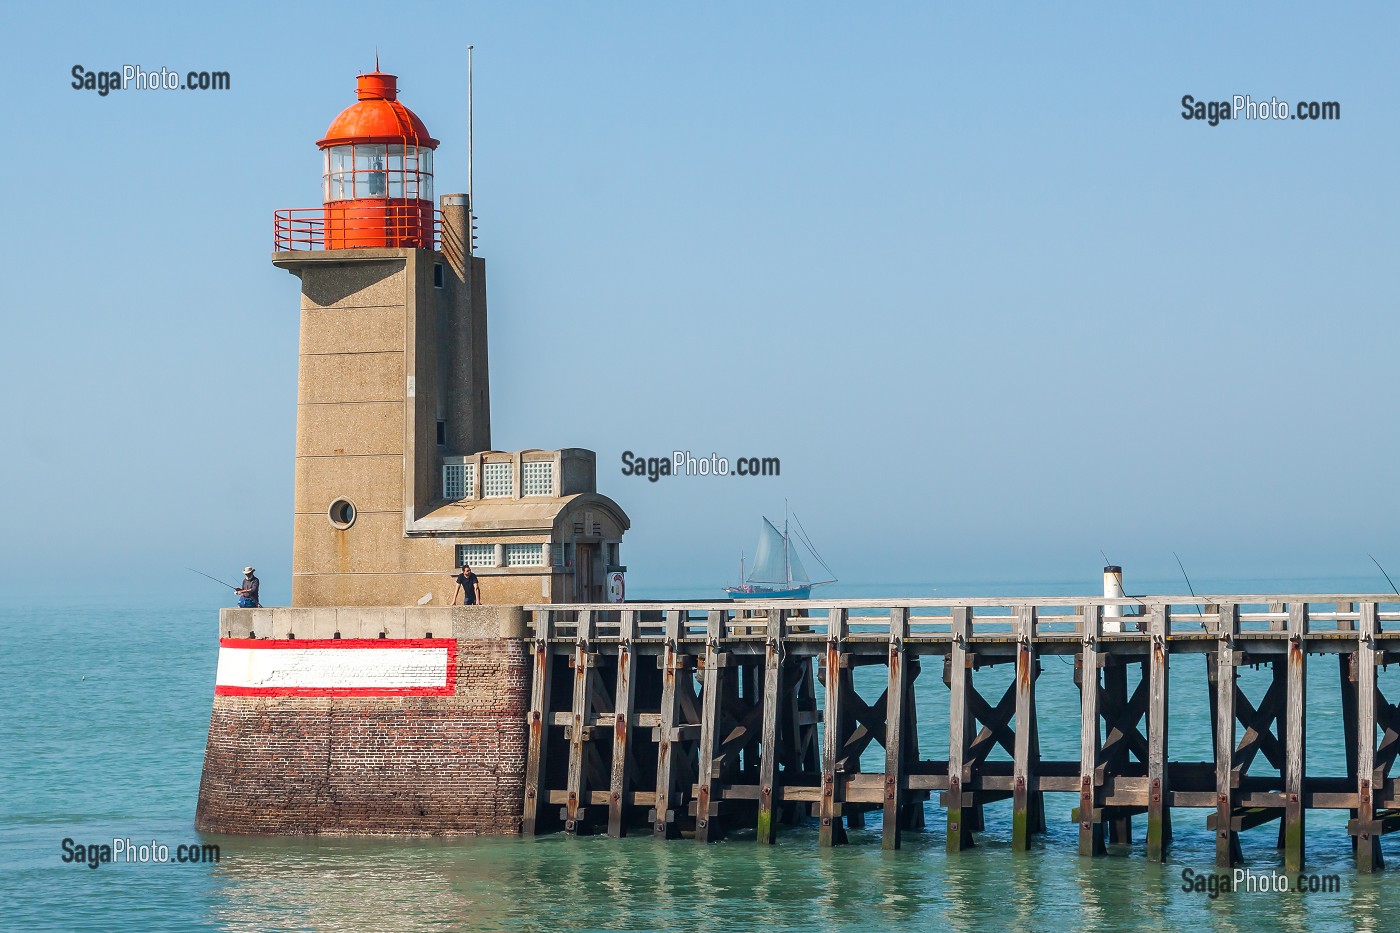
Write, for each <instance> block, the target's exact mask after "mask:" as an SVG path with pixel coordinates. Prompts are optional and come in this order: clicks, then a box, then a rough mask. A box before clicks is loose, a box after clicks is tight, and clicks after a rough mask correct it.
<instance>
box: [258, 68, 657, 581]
mask: <svg viewBox="0 0 1400 933" xmlns="http://www.w3.org/2000/svg"><path fill="white" fill-rule="evenodd" d="M438 145H439V141H438V140H437V139H436V138H434V137H433V135H432V134H431V133H430V131H429V129H428V127H427V125H426V124H425V123H424V121H423V120H422V119H421V118H420V117H419V116H418V115H417V114H416V113H414V112H413V111H412V110H410V109H409V108H408V107H407V106H406V105H405V104H404V103H403V101H401V100H400V99H399V87H398V78H397V76H395V75H392V74H387V73H385V72H381V71H380V70H378V68H377V67H376V69H375V70H374V71H373V72H370V73H368V74H361V75H359V76H358V77H357V78H356V81H355V100H354V102H353V103H351V104H350V105H349V106H347V107H346V108H345V109H344V110H342V111H341V112H340V114H339V115H338V116H336V117H335V118H334V119H333V120H332V121H331V122H330V125H329V127H328V128H327V129H326V131H325V133H324V134H323V135H322V136H321V137H320V138H319V140H317V142H316V146H317V148H318V149H319V150H320V168H321V195H322V203H321V205H320V206H319V207H314V208H288V209H282V210H278V211H276V212H275V214H274V252H273V255H272V262H273V264H274V265H275V266H278V267H279V268H282V269H286V270H287V271H289V272H291V273H292V274H293V275H295V276H296V277H297V278H298V279H299V280H300V283H301V302H300V315H301V326H300V347H299V364H298V380H297V431H296V461H295V484H294V490H295V492H294V504H293V511H294V515H293V544H292V604H293V606H414V605H447V604H449V603H450V602H451V601H452V600H453V598H454V596H455V595H456V593H455V583H454V581H453V579H452V571H453V568H460V567H462V566H463V565H470V566H471V567H472V568H473V570H474V571H475V572H476V574H477V576H478V578H479V580H480V588H481V595H482V600H483V602H486V603H495V604H515V605H526V604H531V603H540V602H561V601H569V602H591V601H602V600H603V599H605V597H606V587H605V584H606V581H607V580H608V579H609V577H610V576H611V575H613V574H616V573H620V572H622V571H623V570H624V569H625V568H624V567H623V566H622V557H621V540H622V535H623V533H624V532H625V531H626V530H627V529H628V527H629V525H630V521H629V519H628V517H627V515H626V513H625V512H623V510H622V509H621V507H620V506H618V505H617V503H615V502H613V501H612V500H611V499H609V498H608V497H606V496H603V495H600V494H598V492H597V489H596V456H595V455H594V453H593V452H592V451H591V450H585V449H581V448H556V449H548V448H543V449H527V450H517V451H499V450H495V449H493V448H492V445H491V393H490V384H489V379H488V362H487V360H488V352H487V351H488V342H487V313H486V264H485V261H484V260H483V259H482V258H481V257H479V256H476V255H474V248H473V231H474V215H473V212H472V204H471V203H470V198H469V196H468V195H466V194H446V195H442V196H441V197H440V198H438V200H437V201H436V202H435V201H434V187H435V183H436V181H435V177H434V170H433V169H434V154H435V153H436V151H437V148H438ZM551 373H553V374H554V378H564V376H565V370H564V365H563V361H560V363H559V364H558V365H556V366H553V367H551V366H549V365H548V364H547V363H542V366H541V371H540V373H539V374H538V377H537V378H550V374H551ZM532 378H535V377H532Z"/></svg>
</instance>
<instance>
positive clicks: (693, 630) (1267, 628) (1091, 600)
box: [524, 593, 1400, 639]
mask: <svg viewBox="0 0 1400 933" xmlns="http://www.w3.org/2000/svg"><path fill="white" fill-rule="evenodd" d="M1362 604H1369V605H1373V606H1375V608H1376V612H1375V617H1376V621H1377V633H1378V634H1400V596H1396V595H1395V594H1391V593H1308V594H1298V593H1247V594H1206V593H1202V594H1198V595H1195V596H1190V595H1184V596H1183V595H1178V596H1156V595H1153V596H1128V597H1117V598H1111V597H1102V596H968V597H936V598H933V597H930V598H892V599H833V600H810V599H809V600H771V601H764V600H732V601H727V600H715V601H705V602H700V601H697V602H689V601H662V600H657V601H645V602H625V603H543V604H532V605H527V606H525V607H524V609H525V611H526V613H527V615H528V617H529V620H530V622H529V624H530V626H531V628H532V629H533V630H535V631H539V630H540V629H541V626H540V625H539V624H538V621H537V620H539V619H540V618H541V616H542V615H544V616H547V618H548V619H549V620H550V621H551V623H552V624H551V626H550V628H551V630H552V631H553V632H554V636H555V637H556V638H567V637H572V636H571V634H570V631H569V630H571V629H572V628H573V627H574V625H575V624H576V619H577V617H578V614H579V613H580V612H588V613H590V614H591V619H592V623H593V625H594V628H595V630H596V631H597V633H598V635H600V636H602V637H610V636H611V635H612V633H613V632H614V631H615V630H616V629H617V628H618V627H619V626H620V625H621V622H622V613H623V612H628V613H632V614H633V617H634V618H639V619H640V623H641V625H642V628H641V630H640V631H639V635H640V636H642V637H646V636H654V635H656V629H657V627H658V626H659V625H660V624H661V621H662V619H663V618H664V617H665V616H667V615H668V614H670V613H679V614H680V621H681V625H682V629H681V634H682V637H686V638H690V637H698V635H699V634H700V632H701V631H702V630H703V626H704V624H705V622H706V619H707V617H708V616H709V614H710V613H712V612H722V613H724V619H725V622H726V625H731V626H738V627H743V626H747V627H748V629H749V631H748V632H747V633H746V634H748V635H750V636H753V635H756V634H757V633H758V628H759V627H760V626H761V625H762V624H763V619H764V618H765V617H766V616H767V615H769V614H770V613H773V612H782V613H785V618H787V619H789V620H790V621H791V622H792V623H793V624H794V625H799V626H800V629H798V630H796V631H794V632H793V637H796V638H803V637H806V638H809V639H810V638H812V637H819V638H821V637H826V636H827V632H826V623H827V619H828V617H830V616H833V615H835V614H838V613H839V614H840V615H842V616H843V617H844V619H845V623H846V627H847V629H848V634H847V637H855V638H859V637H861V636H874V635H880V634H881V633H884V632H887V631H888V630H889V621H890V618H891V616H892V615H893V614H895V613H905V614H907V616H908V625H909V630H910V637H911V638H914V639H919V638H929V637H932V638H938V639H946V638H950V637H951V626H952V622H953V613H954V610H955V609H966V610H967V611H968V616H969V623H970V626H971V631H972V633H973V634H975V635H989V636H990V635H1001V636H1005V635H1008V634H1010V633H1011V632H1012V630H1013V628H1014V627H1015V623H1016V621H1017V618H1018V615H1019V614H1020V613H1021V612H1023V611H1025V610H1027V609H1029V610H1030V615H1031V618H1032V620H1033V625H1032V630H1031V634H1032V636H1034V637H1040V636H1061V637H1065V636H1075V635H1078V634H1080V633H1082V630H1083V619H1084V612H1085V610H1086V609H1094V608H1096V607H1097V608H1098V609H1100V610H1106V609H1110V608H1116V609H1118V610H1119V611H1120V613H1121V614H1118V615H1110V614H1109V613H1108V612H1104V613H1103V615H1104V620H1105V623H1106V631H1105V633H1104V634H1105V635H1106V636H1107V637H1128V638H1135V637H1136V638H1141V637H1145V636H1146V635H1147V633H1148V631H1147V630H1148V624H1147V623H1148V620H1149V619H1150V618H1151V617H1152V616H1154V615H1157V614H1161V615H1163V616H1164V617H1165V619H1166V623H1167V624H1166V632H1167V633H1168V634H1169V635H1188V636H1189V635H1200V634H1203V633H1215V632H1217V631H1218V629H1219V625H1220V613H1219V607H1220V606H1222V605H1224V606H1231V607H1234V610H1235V611H1236V613H1237V614H1238V617H1239V623H1240V633H1241V634H1242V635H1246V636H1252V635H1267V634H1269V633H1275V634H1278V635H1282V634H1284V633H1286V632H1287V630H1288V621H1289V610H1290V608H1291V607H1293V606H1297V605H1301V606H1302V607H1303V618H1304V620H1305V622H1306V634H1307V635H1308V636H1310V637H1325V636H1326V635H1328V634H1331V633H1342V632H1354V631H1355V629H1356V626H1357V624H1358V622H1359V621H1360V618H1361V610H1360V606H1361V605H1362ZM1114 622H1118V623H1119V630H1118V631H1114V630H1113V627H1112V623H1114ZM1386 623H1389V624H1386ZM738 637H744V633H742V632H741V633H740V634H739V635H738Z"/></svg>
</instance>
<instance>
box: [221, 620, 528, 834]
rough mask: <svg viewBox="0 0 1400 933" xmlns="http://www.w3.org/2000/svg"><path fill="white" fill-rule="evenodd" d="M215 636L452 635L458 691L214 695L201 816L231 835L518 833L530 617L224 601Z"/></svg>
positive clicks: (304, 638) (408, 636) (399, 637)
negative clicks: (245, 605) (243, 605)
mask: <svg viewBox="0 0 1400 933" xmlns="http://www.w3.org/2000/svg"><path fill="white" fill-rule="evenodd" d="M219 629H220V633H219V634H220V636H221V638H247V637H248V635H249V633H250V632H252V633H255V634H256V635H257V636H258V638H260V639H277V640H280V641H278V642H277V643H279V644H283V645H288V644H295V642H294V641H293V642H289V641H288V640H287V639H288V636H289V635H295V637H296V639H298V640H307V639H321V638H327V639H329V638H334V637H335V635H336V633H339V636H340V638H342V639H351V638H368V639H378V638H379V637H380V634H381V633H383V634H384V637H385V638H386V639H404V638H411V639H418V638H424V637H426V636H427V635H428V634H429V633H431V635H432V636H433V637H435V638H451V639H454V640H455V642H456V651H457V668H456V671H457V673H456V687H455V690H454V691H453V693H452V695H450V696H398V697H392V696H391V697H377V696H376V697H360V696H354V697H342V696H329V697H306V696H223V695H217V696H215V698H214V707H213V714H212V716H211V718H210V723H209V740H208V745H207V748H206V751H205V757H204V773H203V777H202V779H201V781H200V788H199V804H198V809H197V811H196V815H195V825H196V828H197V829H199V830H201V831H204V832H223V833H325V834H338V833H347V834H348V833H354V834H455V833H481V834H508V833H515V832H518V831H519V820H520V814H521V811H522V801H523V793H524V767H525V728H526V727H525V717H526V713H527V710H528V704H529V687H528V673H529V671H528V659H527V653H526V649H525V643H524V641H523V639H522V637H521V636H522V635H523V634H524V615H523V613H522V612H521V611H520V610H519V609H512V608H504V607H462V608H457V609H447V608H443V609H413V608H380V609H348V608H343V607H342V608H323V609H274V610H239V609H231V610H224V611H223V612H221V613H220V617H219Z"/></svg>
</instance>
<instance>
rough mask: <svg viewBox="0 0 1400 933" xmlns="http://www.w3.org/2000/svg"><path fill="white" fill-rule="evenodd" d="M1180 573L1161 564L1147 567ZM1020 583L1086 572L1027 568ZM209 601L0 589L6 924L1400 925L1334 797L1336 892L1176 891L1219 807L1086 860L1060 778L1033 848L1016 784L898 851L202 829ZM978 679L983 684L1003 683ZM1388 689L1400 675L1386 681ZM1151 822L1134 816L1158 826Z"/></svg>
mask: <svg viewBox="0 0 1400 933" xmlns="http://www.w3.org/2000/svg"><path fill="white" fill-rule="evenodd" d="M1172 586H1173V584H1172V582H1171V581H1167V582H1166V583H1165V584H1163V585H1162V586H1158V587H1152V588H1151V589H1152V591H1155V592H1166V591H1168V588H1171V587H1172ZM1197 588H1198V589H1207V588H1209V589H1210V590H1211V591H1212V592H1225V591H1230V590H1233V591H1236V592H1245V591H1248V592H1268V591H1274V592H1282V591H1288V590H1290V589H1292V590H1294V591H1298V590H1303V591H1308V592H1334V591H1341V590H1352V591H1360V590H1365V589H1370V588H1374V581H1357V580H1350V581H1348V580H1333V581H1293V582H1279V581H1236V582H1234V583H1233V584H1227V583H1212V582H1209V581H1202V582H1198V585H1197ZM1143 589H1147V587H1143ZM1015 591H1018V592H1022V593H1034V594H1051V593H1071V592H1085V591H1087V587H1086V586H1084V585H1082V584H1080V585H1078V586H1076V587H1069V586H1053V585H1046V584H1034V585H1031V584H1027V585H1025V586H1018V587H1016V588H1015ZM876 592H878V593H883V594H885V595H934V594H933V593H932V592H931V591H930V590H929V589H927V588H922V589H921V588H918V587H907V586H906V587H893V586H890V587H883V588H879V589H878V590H874V589H873V588H872V590H869V591H859V590H856V589H851V588H848V589H847V590H846V591H844V592H839V593H835V594H833V595H845V596H862V595H875V593H876ZM955 592H956V593H966V594H969V595H1000V594H1001V593H1004V592H1007V590H1006V589H1002V590H1000V591H998V590H996V589H993V588H990V587H986V586H980V587H971V586H968V587H960V588H958V589H951V588H949V587H948V586H943V587H942V588H941V589H940V591H939V593H938V595H951V594H952V593H955ZM638 595H641V594H638ZM649 595H654V596H669V595H682V594H678V593H655V594H649ZM685 595H705V594H698V593H692V594H685ZM213 618H214V617H213V614H212V610H210V609H198V610H178V611H177V610H164V611H162V610H148V609H140V610H136V609H118V610H114V609H110V608H95V607H69V608H52V607H47V608H33V607H30V608H25V607H17V606H9V607H0V626H2V628H0V630H3V631H4V633H5V635H4V639H5V641H4V651H3V653H0V701H3V705H2V706H0V708H3V710H4V717H3V720H0V747H3V749H4V760H3V764H0V773H3V778H4V785H3V790H4V794H3V802H0V807H2V808H3V811H0V812H3V829H2V830H0V878H3V885H4V892H5V895H4V898H3V900H0V929H3V930H24V931H40V930H112V929H136V930H151V931H161V930H186V929H192V928H201V927H202V928H211V929H220V930H239V931H264V930H268V931H271V930H279V931H280V930H288V931H292V930H299V931H300V930H305V931H360V930H364V931H397V930H404V931H408V930H465V929H504V930H554V929H579V930H588V929H629V930H646V929H661V928H682V929H691V928H704V929H715V930H721V929H735V930H750V929H764V928H766V929H792V930H799V929H800V930H808V929H824V930H836V929H862V928H872V927H894V926H899V927H902V928H906V929H943V928H948V929H953V930H980V929H1007V928H1023V929H1031V928H1038V929H1043V928H1046V927H1047V926H1053V927H1055V928H1060V929H1063V930H1081V929H1083V930H1090V929H1093V930H1176V929H1181V928H1184V927H1187V926H1197V927H1200V928H1203V929H1211V930H1261V929H1262V930H1353V929H1360V930H1387V929H1400V908H1397V907H1396V906H1389V905H1390V903H1391V902H1395V901H1400V881H1397V880H1396V876H1397V874H1400V842H1396V841H1388V842H1387V857H1388V858H1389V859H1390V861H1391V864H1392V865H1393V866H1396V867H1394V868H1393V869H1392V871H1391V872H1389V873H1386V874H1383V875H1376V876H1372V877H1362V876H1358V875H1355V874H1353V872H1352V868H1351V865H1352V862H1351V849H1350V846H1349V844H1348V842H1347V837H1346V835H1345V829H1344V815H1334V814H1312V815H1310V817H1309V850H1308V855H1309V870H1310V871H1313V872H1319V873H1329V872H1335V873H1337V874H1339V875H1340V876H1341V892H1340V893H1335V894H1314V895H1298V894H1289V895H1280V894H1243V893H1236V894H1226V895H1224V896H1221V897H1220V898H1219V899H1216V900H1210V899H1208V898H1207V897H1205V896H1204V895H1201V894H1197V893H1186V892H1183V891H1182V890H1181V874H1182V871H1183V869H1185V868H1192V869H1195V870H1198V871H1203V872H1204V871H1208V870H1210V868H1211V862H1212V858H1213V848H1212V839H1211V836H1210V834H1209V833H1207V832H1206V831H1205V815H1204V812H1203V811H1177V812H1176V824H1175V829H1176V842H1175V848H1174V850H1173V860H1172V862H1171V863H1169V864H1168V865H1166V866H1154V865H1149V864H1148V863H1147V862H1146V861H1145V860H1144V859H1143V857H1142V855H1141V847H1140V846H1139V847H1138V849H1137V850H1135V851H1134V852H1133V853H1132V854H1130V855H1128V856H1125V857H1110V858H1102V859H1094V860H1083V859H1080V858H1078V857H1077V856H1076V855H1075V834H1074V827H1073V825H1072V824H1070V823H1069V819H1068V818H1069V810H1070V808H1071V807H1072V806H1073V805H1074V803H1075V801H1074V800H1073V799H1072V798H1071V797H1069V796H1065V795H1048V796H1047V809H1048V811H1049V814H1048V817H1049V823H1050V833H1049V835H1048V836H1046V837H1044V838H1043V839H1042V840H1040V841H1038V843H1037V847H1036V849H1035V850H1034V851H1032V852H1031V853H1029V854H1025V855H1016V854H1013V853H1012V852H1011V851H1010V826H1009V824H1010V816H1009V810H1008V809H1007V808H1008V807H1009V804H999V805H995V806H991V807H989V808H988V809H987V827H988V831H987V832H986V833H985V834H983V835H982V836H981V837H980V838H979V848H978V849H977V850H974V851H973V852H971V853H966V854H964V855H962V856H958V857H954V858H948V857H946V856H945V854H944V851H943V845H944V835H943V814H942V810H940V809H939V808H938V807H937V806H936V804H935V803H933V802H930V803H929V804H928V805H927V814H928V829H927V830H926V831H924V832H923V833H916V834H910V835H907V836H906V840H907V841H906V847H905V848H904V849H903V850H901V851H900V852H897V853H885V852H883V851H881V849H880V848H879V819H878V816H874V815H872V818H871V819H870V823H869V828H868V829H866V830H863V831H857V832H853V833H852V844H851V845H849V846H847V847H844V848H838V849H835V850H830V851H820V850H818V849H817V846H816V832H815V829H814V828H812V827H806V828H788V827H784V828H783V831H782V835H781V837H780V841H779V844H778V845H776V846H774V847H771V848H768V847H760V846H757V845H755V844H753V842H752V841H751V837H750V838H745V835H746V834H740V835H739V836H738V837H737V838H731V839H730V840H729V841H726V842H723V843H719V844H715V845H710V846H702V845H697V844H695V843H692V842H690V841H688V840H676V841H672V842H668V843H658V842H655V841H653V840H652V839H651V838H649V837H639V838H635V839H626V840H622V841H613V840H608V839H606V838H596V837H595V838H581V839H569V838H566V837H564V836H549V837H543V838H540V839H535V840H520V839H484V840H452V841H443V840H419V839H405V840H380V841H363V840H317V839H266V838H247V837H213V836H210V837H200V836H199V835H198V834H196V833H195V832H194V830H193V828H192V822H193V815H194V806H195V797H196V793H197V790H198V786H199V772H200V763H201V758H202V755H203V750H204V740H205V733H206V731H207V729H208V723H209V707H210V697H211V690H212V687H211V684H212V679H213V670H214V661H215V652H216V646H215V643H214V640H213V629H214V626H213ZM1043 664H1044V673H1043V674H1042V677H1041V680H1040V684H1039V686H1038V690H1039V691H1040V695H1041V698H1042V701H1043V702H1047V704H1048V705H1047V706H1046V707H1044V710H1045V711H1044V712H1043V713H1042V716H1043V719H1042V723H1041V729H1042V746H1043V750H1044V752H1045V753H1046V754H1047V755H1054V756H1057V757H1066V758H1074V757H1077V755H1078V717H1079V714H1078V702H1079V701H1078V693H1077V691H1076V690H1075V688H1074V685H1073V681H1072V668H1071V667H1070V665H1069V664H1068V662H1061V661H1059V660H1058V659H1054V658H1046V659H1045V660H1044V662H1043ZM864 673H871V675H872V680H871V681H870V682H869V683H864V682H861V683H858V687H859V688H860V689H861V691H862V693H863V694H864V695H865V696H866V697H867V698H868V699H873V698H874V697H876V696H878V694H879V692H880V689H881V686H880V685H877V684H876V682H875V681H876V680H878V677H877V676H875V674H874V672H862V674H864ZM1247 676H1252V675H1247ZM1258 676H1261V677H1262V672H1260V674H1259V675H1258ZM1310 676H1311V685H1310V688H1311V693H1310V696H1309V710H1308V754H1309V770H1310V771H1317V770H1320V769H1329V770H1331V771H1333V772H1337V773H1340V772H1341V770H1342V766H1341V764H1340V762H1341V758H1340V755H1341V746H1340V728H1339V723H1340V718H1339V712H1338V710H1337V708H1336V677H1337V673H1336V667H1335V664H1334V663H1333V662H1330V661H1327V660H1323V661H1314V662H1313V665H1312V667H1311V669H1310ZM1388 676H1393V677H1400V672H1392V674H1390V675H1388ZM978 677H979V687H980V688H981V689H982V690H983V692H984V693H991V692H993V691H994V690H995V689H996V686H995V685H996V684H1000V683H1003V682H1004V681H997V680H995V675H992V676H989V677H988V679H987V680H986V681H985V682H984V681H982V679H981V678H982V677H983V674H981V673H979V675H978ZM1006 677H1009V674H1006ZM938 678H939V671H938V670H936V669H934V667H933V666H932V665H930V666H929V667H928V668H926V670H925V672H924V674H923V676H922V679H921V681H920V683H921V686H922V687H924V690H923V692H922V697H923V698H924V700H923V702H922V703H921V706H920V710H919V736H920V745H921V748H923V749H924V755H925V757H932V758H942V757H945V756H946V748H947V744H946V743H947V709H946V691H944V690H943V688H942V685H941V683H939V682H938ZM1247 683H1249V684H1252V683H1255V681H1247ZM1397 686H1400V685H1390V684H1387V688H1386V689H1387V690H1388V691H1391V690H1394V691H1395V692H1392V693H1391V695H1392V696H1394V695H1396V694H1397V693H1400V689H1397ZM934 688H937V689H934ZM1172 688H1173V693H1172V707H1173V708H1172V716H1173V727H1174V728H1173V732H1172V735H1171V742H1172V745H1173V748H1174V753H1175V754H1182V755H1191V756H1195V757H1199V758H1201V759H1203V760H1206V759H1209V757H1210V736H1209V729H1208V723H1207V721H1206V718H1205V714H1204V708H1205V694H1204V689H1205V677H1204V672H1203V667H1202V662H1199V661H1196V660H1195V659H1189V660H1187V661H1186V662H1185V663H1178V664H1177V665H1176V666H1175V667H1174V669H1173V684H1172ZM998 695H999V693H998ZM1253 695H1256V696H1257V688H1256V691H1255V693H1254V694H1253ZM874 752H875V754H876V755H878V754H879V752H878V748H877V749H875V750H874ZM871 764H872V766H876V767H878V766H877V765H876V763H875V761H874V760H873V759H872V763H871ZM1135 829H1136V831H1137V833H1138V835H1139V837H1140V834H1141V827H1135ZM65 837H68V838H72V839H74V840H75V841H77V842H78V843H100V842H106V841H109V840H111V839H112V838H114V837H120V838H130V839H131V840H132V842H133V843H140V842H143V841H150V840H152V839H154V840H157V841H159V842H160V843H162V844H165V845H168V846H170V847H171V848H172V849H173V848H174V847H175V846H176V845H178V844H180V843H185V842H198V841H207V842H217V843H218V844H219V845H220V846H221V849H222V855H223V858H222V860H221V861H220V863H219V864H217V865H213V866H208V865H199V866H192V865H175V864H169V865H141V864H112V865H103V866H101V867H99V868H98V869H96V870H91V869H89V868H86V867H84V866H81V865H76V864H64V863H63V862H62V861H61V858H60V857H61V855H62V850H61V848H60V844H61V840H63V839H64V838H65ZM1274 837H1275V831H1274V829H1273V828H1272V827H1264V828H1261V829H1259V830H1257V831H1254V832H1252V833H1248V834H1246V835H1245V836H1244V848H1245V856H1246V859H1247V861H1248V863H1249V867H1250V868H1251V869H1253V870H1254V871H1256V872H1259V871H1268V870H1273V869H1277V870H1281V863H1280V859H1279V854H1278V852H1277V850H1276V849H1275V848H1274V845H1273V842H1274Z"/></svg>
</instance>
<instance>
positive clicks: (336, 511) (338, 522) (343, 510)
mask: <svg viewBox="0 0 1400 933" xmlns="http://www.w3.org/2000/svg"><path fill="white" fill-rule="evenodd" d="M326 515H327V516H328V517H329V518H330V520H331V524H332V525H334V526H335V527H337V528H339V529H341V530H342V531H344V530H345V529H346V528H349V527H350V526H351V525H353V524H355V503H353V502H351V501H350V500H349V499H337V500H335V501H334V502H332V503H331V507H330V508H329V509H327V510H326Z"/></svg>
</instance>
